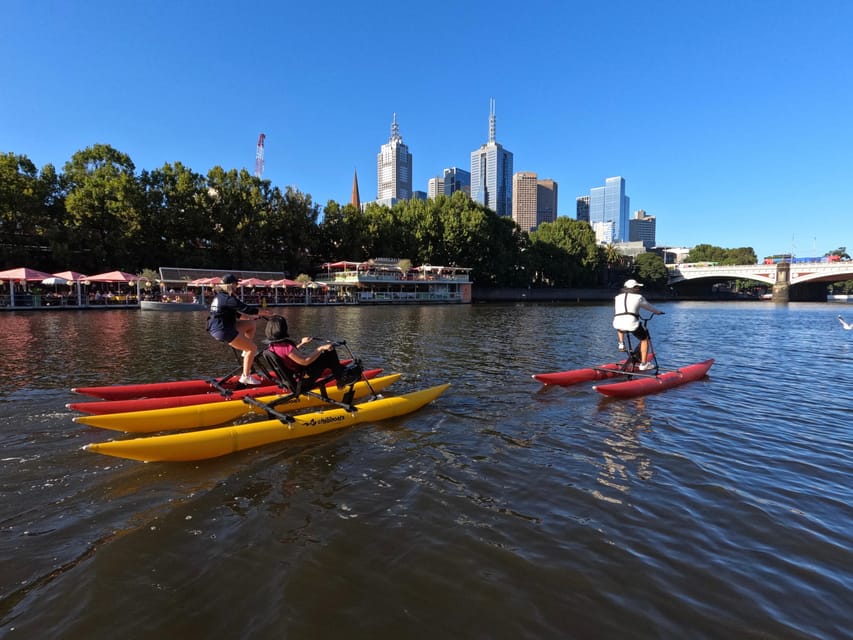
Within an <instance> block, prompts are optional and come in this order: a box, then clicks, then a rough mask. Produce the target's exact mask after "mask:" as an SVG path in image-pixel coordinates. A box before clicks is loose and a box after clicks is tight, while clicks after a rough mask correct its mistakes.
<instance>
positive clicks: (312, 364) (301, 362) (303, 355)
mask: <svg viewBox="0 0 853 640" xmlns="http://www.w3.org/2000/svg"><path fill="white" fill-rule="evenodd" d="M266 338H267V342H268V343H269V346H268V347H267V350H268V351H271V352H272V353H274V354H275V355H277V356H278V357H279V358H280V359H281V361H282V364H283V365H284V366H285V367H287V368H288V369H289V370H290V371H293V372H294V373H296V374H299V375H304V376H306V377H309V378H313V379H317V378H320V377H322V376H323V373H324V372H325V371H326V370H327V369H328V370H331V372H332V374H334V376H335V380H336V381H337V383H338V388H343V387H345V386H347V385H348V384H352V383H353V382H356V381H357V380H358V379H359V378H360V377H361V371H360V370H359V371H358V372H355V371H348V370H347V369H346V367H344V365H342V364H341V361H340V359H339V358H338V352H337V351H336V350H335V345H333V344H332V343H331V342H325V343H323V344H320V345H318V346H317V347H315V348H314V349H313V350H311V351H306V350H303V349H302V347H304V346H306V345H307V344H309V343H311V342H313V341H314V340H313V338H309V337H305V338H302V340H300V341H299V342H298V343H297V342H295V341H294V340H293V339H292V338H291V337H290V335H289V334H288V329H287V320H285V319H284V317H282V316H279V315H273V316H270V317H269V318H268V319H267V327H266Z"/></svg>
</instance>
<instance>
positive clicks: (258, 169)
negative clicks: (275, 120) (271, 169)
mask: <svg viewBox="0 0 853 640" xmlns="http://www.w3.org/2000/svg"><path fill="white" fill-rule="evenodd" d="M264 138H266V136H265V135H264V134H263V133H262V134H261V135H259V136H258V150H257V151H255V177H256V178H260V177H261V176H262V175H263V173H264Z"/></svg>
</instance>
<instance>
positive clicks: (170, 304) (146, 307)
mask: <svg viewBox="0 0 853 640" xmlns="http://www.w3.org/2000/svg"><path fill="white" fill-rule="evenodd" d="M139 308H140V309H142V310H143V311H205V310H206V309H207V307H206V306H204V305H203V304H201V303H200V302H174V301H162V300H141V301H140V302H139Z"/></svg>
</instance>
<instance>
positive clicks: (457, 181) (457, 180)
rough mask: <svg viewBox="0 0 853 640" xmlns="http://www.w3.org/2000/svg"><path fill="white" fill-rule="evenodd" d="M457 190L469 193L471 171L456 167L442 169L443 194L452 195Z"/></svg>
mask: <svg viewBox="0 0 853 640" xmlns="http://www.w3.org/2000/svg"><path fill="white" fill-rule="evenodd" d="M457 191H464V192H465V193H467V194H468V195H469V196H470V195H471V172H470V171H465V169H460V168H458V167H450V168H449V169H445V170H444V195H446V196H452V195H453V194H454V193H456V192H457Z"/></svg>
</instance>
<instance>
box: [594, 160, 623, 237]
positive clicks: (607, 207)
mask: <svg viewBox="0 0 853 640" xmlns="http://www.w3.org/2000/svg"><path fill="white" fill-rule="evenodd" d="M630 204H631V199H630V198H629V197H628V196H627V195H625V179H624V178H622V177H621V176H616V177H614V178H607V180H606V181H605V183H604V186H603V187H594V188H593V189H590V190H589V222H590V224H593V225H594V224H595V223H596V222H612V223H613V242H627V241H628V210H629V208H630Z"/></svg>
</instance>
